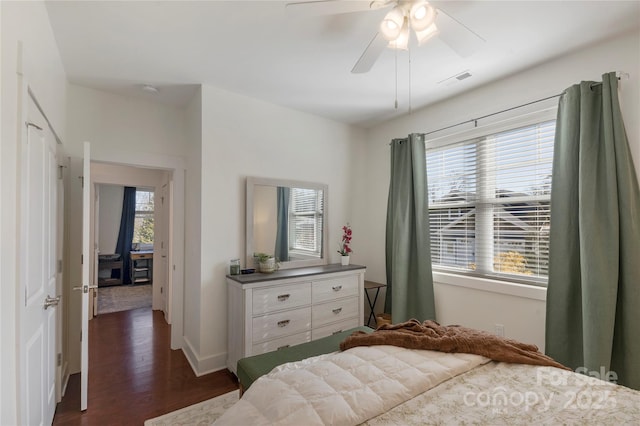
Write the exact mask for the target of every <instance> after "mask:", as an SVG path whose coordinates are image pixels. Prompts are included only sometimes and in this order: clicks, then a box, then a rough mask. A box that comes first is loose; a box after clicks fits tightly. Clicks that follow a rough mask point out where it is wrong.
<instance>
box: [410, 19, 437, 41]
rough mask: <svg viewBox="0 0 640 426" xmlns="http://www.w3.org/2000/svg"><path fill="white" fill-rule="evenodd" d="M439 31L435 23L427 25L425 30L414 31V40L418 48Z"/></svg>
mask: <svg viewBox="0 0 640 426" xmlns="http://www.w3.org/2000/svg"><path fill="white" fill-rule="evenodd" d="M439 32H440V31H439V30H438V27H436V24H435V22H434V23H433V24H431V25H429V26H428V27H427V28H426V29H425V30H422V31H416V32H415V33H416V38H417V39H418V46H422V45H423V44H425V43H426V42H427V41H429V40H431V38H432V37H433V36H435V35H438V33H439Z"/></svg>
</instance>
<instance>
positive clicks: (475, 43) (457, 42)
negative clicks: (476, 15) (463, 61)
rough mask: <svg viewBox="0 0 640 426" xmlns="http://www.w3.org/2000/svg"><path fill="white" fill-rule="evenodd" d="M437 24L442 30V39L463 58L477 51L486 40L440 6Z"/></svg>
mask: <svg viewBox="0 0 640 426" xmlns="http://www.w3.org/2000/svg"><path fill="white" fill-rule="evenodd" d="M436 25H437V26H438V29H439V30H440V34H439V37H440V40H442V41H443V42H444V43H446V44H447V45H448V46H449V47H450V48H451V49H453V50H454V51H455V52H456V53H457V54H458V55H460V56H461V57H463V58H466V57H469V56H471V55H473V54H474V53H476V52H477V51H478V50H480V48H482V46H483V45H484V43H485V42H486V40H485V39H483V38H482V37H480V36H479V35H478V34H476V33H475V32H473V31H472V30H471V29H470V28H469V27H467V26H466V25H464V24H463V23H462V22H460V21H458V20H457V19H455V18H453V17H452V16H451V15H449V14H448V13H447V12H445V11H444V10H442V9H440V8H438V16H437V18H436Z"/></svg>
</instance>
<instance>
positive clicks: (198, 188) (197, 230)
mask: <svg viewBox="0 0 640 426" xmlns="http://www.w3.org/2000/svg"><path fill="white" fill-rule="evenodd" d="M185 115H186V116H185V122H186V124H185V128H186V134H185V136H186V138H185V140H186V144H185V145H186V146H185V154H186V157H187V164H188V166H187V168H188V171H187V175H186V177H185V182H186V186H187V188H189V190H188V191H187V193H186V196H185V217H186V220H185V236H186V240H187V241H188V242H189V243H188V244H187V245H186V246H185V273H184V275H185V286H184V306H185V315H184V333H183V338H184V344H183V348H184V350H185V354H186V355H187V359H189V361H190V362H191V365H192V367H193V368H194V370H195V369H197V365H196V364H197V361H194V360H196V359H197V358H198V355H196V354H199V353H200V329H201V324H200V311H201V309H202V306H201V303H200V283H201V279H200V263H201V260H202V250H201V247H202V232H201V229H202V228H201V222H202V217H203V215H202V211H201V204H202V203H201V196H202V187H203V185H202V168H203V165H202V164H203V161H202V123H203V122H204V121H205V120H204V119H203V117H202V90H201V89H198V91H197V92H196V94H195V96H194V97H193V99H192V100H191V102H190V103H189V105H188V106H187V110H186V114H185ZM211 167H213V165H211ZM209 194H210V193H209V192H208V191H207V196H208V195H209ZM205 328H207V327H206V326H205Z"/></svg>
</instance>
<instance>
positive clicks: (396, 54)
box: [394, 49, 398, 109]
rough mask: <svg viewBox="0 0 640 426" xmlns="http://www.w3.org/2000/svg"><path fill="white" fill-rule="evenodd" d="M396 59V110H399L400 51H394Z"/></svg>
mask: <svg viewBox="0 0 640 426" xmlns="http://www.w3.org/2000/svg"><path fill="white" fill-rule="evenodd" d="M394 58H395V62H396V101H395V104H394V105H395V109H398V49H394Z"/></svg>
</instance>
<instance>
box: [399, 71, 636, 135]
mask: <svg viewBox="0 0 640 426" xmlns="http://www.w3.org/2000/svg"><path fill="white" fill-rule="evenodd" d="M619 73H620V74H621V75H626V76H627V77H628V74H626V73H622V72H621V71H620V72H619ZM621 75H618V76H617V78H618V80H620V79H621ZM600 84H602V82H601V81H598V82H594V83H592V85H591V86H592V87H593V86H598V85H600ZM563 94H564V91H563V92H562V93H558V94H557V95H553V96H548V97H546V98H542V99H538V100H536V101H531V102H527V103H526V104H522V105H518V106H514V107H511V108H507V109H503V110H502V111H498V112H494V113H491V114H487V115H483V116H482V117H478V118H472V119H471V120H467V121H462V122H460V123H457V124H452V125H451V126H447V127H442V128H441V129H437V130H432V131H430V132H427V133H421V135H422V136H427V135H431V134H433V133H437V132H441V131H443V130H448V129H451V128H453V127H457V126H462V125H463V124H469V123H474V127H478V120H482V119H485V118H488V117H493V116H494V115H498V114H502V113H505V112H509V111H513V110H514V109H518V108H522V107H526V106H529V105H533V104H537V103H538V102H543V101H547V100H549V99H553V98H559V97H560V96H562V95H563ZM389 145H391V144H389Z"/></svg>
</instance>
